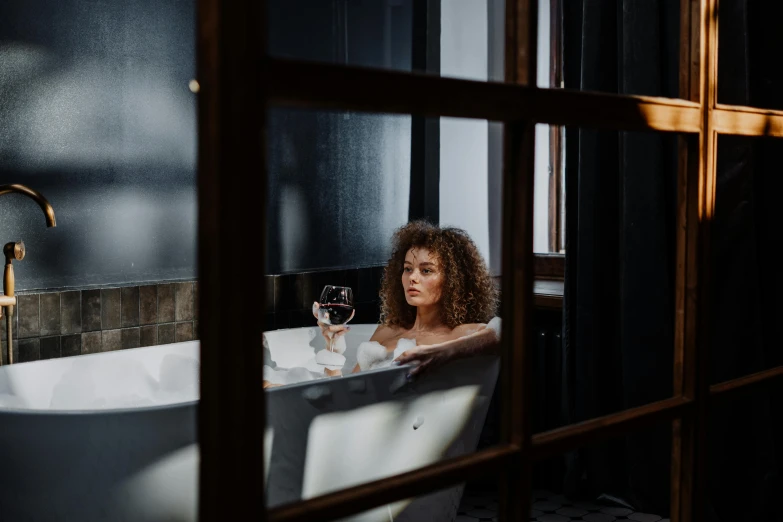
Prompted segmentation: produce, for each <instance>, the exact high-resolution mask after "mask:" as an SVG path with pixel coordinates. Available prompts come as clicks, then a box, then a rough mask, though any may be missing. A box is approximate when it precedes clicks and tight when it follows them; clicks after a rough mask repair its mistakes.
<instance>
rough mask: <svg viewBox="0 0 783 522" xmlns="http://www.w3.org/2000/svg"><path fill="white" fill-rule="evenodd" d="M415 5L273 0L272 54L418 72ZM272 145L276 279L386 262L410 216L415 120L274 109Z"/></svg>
mask: <svg viewBox="0 0 783 522" xmlns="http://www.w3.org/2000/svg"><path fill="white" fill-rule="evenodd" d="M412 1H413V0H392V1H378V0H350V1H347V2H346V1H344V0H340V1H327V0H285V1H283V0H278V1H275V2H270V9H269V20H270V26H269V27H270V34H269V51H270V53H271V54H272V55H274V56H278V57H284V58H296V59H302V60H313V61H320V62H330V63H341V64H344V63H347V64H350V65H356V66H363V67H379V68H385V69H397V70H406V71H409V70H411V53H412V50H411V46H412V38H413V36H412V22H413V7H412ZM313 81H314V82H317V81H318V78H313ZM268 139H269V142H268V143H269V183H270V201H269V207H268V222H269V223H270V224H271V227H270V230H269V236H268V241H269V243H268V244H269V248H268V255H267V261H266V262H267V273H275V274H278V273H290V272H299V271H304V270H314V269H327V268H328V269H334V268H346V267H355V266H370V265H377V264H383V263H385V262H386V259H387V257H388V253H389V250H388V248H389V238H390V236H391V233H392V231H393V229H394V228H395V227H397V226H400V225H402V224H403V223H405V222H406V221H407V219H408V197H409V192H408V189H409V184H410V182H409V180H410V149H411V144H410V140H411V118H410V117H409V116H390V115H380V114H363V113H352V112H350V113H349V112H322V111H302V110H296V111H295V110H288V109H273V110H272V111H270V114H269V132H268Z"/></svg>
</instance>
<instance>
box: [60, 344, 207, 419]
mask: <svg viewBox="0 0 783 522" xmlns="http://www.w3.org/2000/svg"><path fill="white" fill-rule="evenodd" d="M198 398H199V362H198V361H197V360H196V359H195V358H193V357H187V356H183V355H177V354H167V355H166V356H164V357H163V360H162V361H161V364H160V371H159V375H158V376H157V378H156V377H155V376H153V375H152V374H151V373H150V371H149V370H148V369H147V367H146V366H145V365H144V364H143V363H142V362H140V361H138V360H136V359H133V358H130V357H123V356H119V355H117V356H114V357H106V358H104V357H94V358H91V359H90V360H79V361H75V363H74V364H72V365H71V368H70V369H69V370H68V371H66V372H65V373H64V374H63V376H62V378H61V379H60V381H59V382H58V383H57V384H55V386H54V389H53V392H52V398H51V401H50V403H49V408H50V409H55V410H103V409H114V408H138V407H145V406H156V405H163V404H174V403H179V402H187V401H193V400H197V399H198Z"/></svg>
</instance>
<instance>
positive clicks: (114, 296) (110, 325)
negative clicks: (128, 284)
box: [101, 288, 122, 330]
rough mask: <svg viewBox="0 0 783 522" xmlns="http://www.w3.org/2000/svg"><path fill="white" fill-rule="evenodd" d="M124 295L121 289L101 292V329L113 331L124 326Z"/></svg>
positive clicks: (105, 289) (106, 289)
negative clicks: (122, 304)
mask: <svg viewBox="0 0 783 522" xmlns="http://www.w3.org/2000/svg"><path fill="white" fill-rule="evenodd" d="M121 301H122V293H121V290H120V289H119V288H104V289H102V290H101V329H102V330H113V329H116V328H119V327H120V326H121V325H122V316H121V313H120V312H121V305H120V303H121Z"/></svg>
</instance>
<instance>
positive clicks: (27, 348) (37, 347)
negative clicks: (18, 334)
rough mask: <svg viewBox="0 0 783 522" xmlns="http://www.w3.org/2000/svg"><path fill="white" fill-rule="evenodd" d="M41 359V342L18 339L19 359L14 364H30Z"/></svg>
mask: <svg viewBox="0 0 783 522" xmlns="http://www.w3.org/2000/svg"><path fill="white" fill-rule="evenodd" d="M40 359H41V341H40V340H39V339H20V340H19V357H17V358H16V360H15V361H16V362H30V361H38V360H40Z"/></svg>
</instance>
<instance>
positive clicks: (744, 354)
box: [709, 136, 783, 384]
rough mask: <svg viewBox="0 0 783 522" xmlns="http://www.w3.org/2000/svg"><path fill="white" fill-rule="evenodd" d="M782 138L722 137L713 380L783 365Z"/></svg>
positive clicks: (714, 233) (715, 253) (712, 310)
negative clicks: (782, 324)
mask: <svg viewBox="0 0 783 522" xmlns="http://www.w3.org/2000/svg"><path fill="white" fill-rule="evenodd" d="M781 158H783V140H781V139H777V138H749V137H742V136H720V137H719V138H718V161H717V168H716V175H717V180H716V188H715V216H714V220H713V225H712V233H711V234H712V238H713V239H712V240H711V242H712V249H713V254H712V257H711V260H712V263H713V264H712V274H713V275H712V278H713V281H714V282H713V290H712V298H711V306H710V315H711V318H710V322H711V325H710V329H709V331H710V350H709V353H710V370H711V376H710V379H711V383H712V384H717V383H719V382H723V381H727V380H730V379H734V378H737V377H741V376H743V375H748V374H751V373H755V372H758V371H762V370H766V369H769V368H773V367H775V366H778V365H781V364H783V351H781V349H780V346H781V343H780V328H779V320H778V317H779V316H780V311H781V305H780V300H779V299H778V296H779V295H780V290H781V289H783V286H782V285H783V279H781V275H780V268H779V261H778V256H779V254H778V252H779V251H780V247H781V246H783V244H781V243H783V240H782V239H781V236H780V234H779V233H778V231H779V230H780V228H781V225H783V215H781V212H780V210H779V207H780V202H779V197H780V196H779V194H780V193H781V190H783V181H781V178H780V175H779V173H780V159H781Z"/></svg>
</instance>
